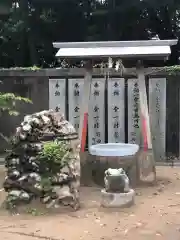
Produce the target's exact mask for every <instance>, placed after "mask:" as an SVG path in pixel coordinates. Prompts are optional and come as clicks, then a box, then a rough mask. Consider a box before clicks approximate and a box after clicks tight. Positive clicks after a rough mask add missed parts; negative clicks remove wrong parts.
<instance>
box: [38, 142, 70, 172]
mask: <svg viewBox="0 0 180 240" xmlns="http://www.w3.org/2000/svg"><path fill="white" fill-rule="evenodd" d="M69 156H70V149H69V148H68V145H67V144H65V143H64V142H58V141H54V142H47V143H45V144H44V146H43V150H42V152H41V153H40V154H39V161H40V162H42V161H43V164H44V165H45V166H46V168H47V169H48V170H49V174H50V175H54V174H57V173H58V172H59V170H60V169H62V168H63V167H64V166H65V165H67V163H68V160H69Z"/></svg>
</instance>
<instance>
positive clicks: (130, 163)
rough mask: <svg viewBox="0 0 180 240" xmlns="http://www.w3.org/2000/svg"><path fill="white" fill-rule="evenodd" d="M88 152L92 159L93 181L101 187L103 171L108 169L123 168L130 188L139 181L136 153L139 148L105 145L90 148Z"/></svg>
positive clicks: (125, 144) (135, 146) (126, 144)
mask: <svg viewBox="0 0 180 240" xmlns="http://www.w3.org/2000/svg"><path fill="white" fill-rule="evenodd" d="M89 152H90V154H91V155H93V156H95V157H94V162H93V180H94V182H95V183H96V184H98V185H101V186H103V184H104V171H105V170H106V169H108V168H123V169H124V170H125V171H126V173H127V175H128V177H129V180H130V184H131V186H133V187H134V186H136V185H137V182H138V181H139V175H140V173H139V167H138V152H139V146H138V145H137V144H130V143H105V144H97V145H92V146H90V149H89Z"/></svg>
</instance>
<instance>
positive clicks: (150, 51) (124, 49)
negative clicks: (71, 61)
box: [53, 40, 178, 59]
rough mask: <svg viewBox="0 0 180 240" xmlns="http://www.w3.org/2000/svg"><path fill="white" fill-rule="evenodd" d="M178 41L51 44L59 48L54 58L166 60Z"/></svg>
mask: <svg viewBox="0 0 180 240" xmlns="http://www.w3.org/2000/svg"><path fill="white" fill-rule="evenodd" d="M177 41H178V40H148V41H107V42H62V43H53V46H54V47H55V48H59V50H58V52H57V54H56V56H57V57H62V58H63V57H65V58H103V57H120V58H145V59H147V58H156V57H160V58H166V57H167V56H169V55H170V54H171V49H170V46H172V45H176V44H177Z"/></svg>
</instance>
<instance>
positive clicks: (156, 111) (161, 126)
mask: <svg viewBox="0 0 180 240" xmlns="http://www.w3.org/2000/svg"><path fill="white" fill-rule="evenodd" d="M149 113H150V123H151V129H152V130H151V131H152V144H153V149H154V157H155V160H156V161H161V160H164V158H165V153H166V78H153V79H149Z"/></svg>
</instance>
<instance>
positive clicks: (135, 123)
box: [128, 79, 141, 145]
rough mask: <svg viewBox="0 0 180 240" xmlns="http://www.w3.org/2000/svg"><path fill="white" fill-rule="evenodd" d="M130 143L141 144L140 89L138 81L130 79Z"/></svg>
mask: <svg viewBox="0 0 180 240" xmlns="http://www.w3.org/2000/svg"><path fill="white" fill-rule="evenodd" d="M128 142H129V143H136V144H138V145H140V144H141V130H140V109H139V88H138V80H137V79H128Z"/></svg>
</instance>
